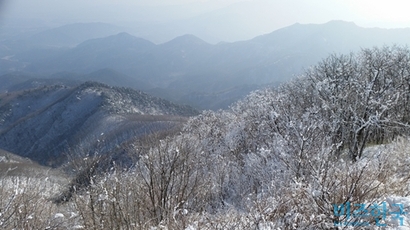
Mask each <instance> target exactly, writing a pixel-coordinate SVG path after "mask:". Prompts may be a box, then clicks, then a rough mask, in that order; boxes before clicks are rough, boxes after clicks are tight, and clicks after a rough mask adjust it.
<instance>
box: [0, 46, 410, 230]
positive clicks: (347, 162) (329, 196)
mask: <svg viewBox="0 0 410 230" xmlns="http://www.w3.org/2000/svg"><path fill="white" fill-rule="evenodd" d="M409 102H410V50H409V49H408V48H405V47H396V46H393V47H382V48H372V49H363V50H361V51H360V52H357V53H354V54H349V55H331V56H329V57H328V58H326V59H324V60H322V61H321V62H319V63H318V64H316V65H315V66H313V67H312V68H310V69H308V70H306V71H305V73H304V74H303V75H301V76H300V77H299V78H297V79H295V80H294V81H292V82H289V83H286V84H283V85H282V86H280V87H278V88H274V89H272V88H269V89H265V90H259V91H255V92H253V93H251V94H250V95H248V96H247V97H246V98H245V99H244V100H242V101H239V102H237V103H235V104H233V105H232V106H231V107H230V109H228V110H223V111H222V110H221V111H218V112H212V111H204V112H203V113H202V114H200V115H198V116H195V117H192V118H190V119H189V120H188V122H187V123H186V124H185V126H184V127H183V128H182V130H181V131H180V132H177V133H175V134H174V135H165V136H161V135H151V136H149V137H146V138H144V139H140V140H136V141H134V142H131V143H129V145H127V147H126V151H128V152H130V153H132V154H133V156H134V157H133V158H132V162H133V163H132V165H131V166H130V167H127V168H123V167H119V166H117V165H116V164H115V162H111V163H110V165H109V167H101V165H103V164H105V163H104V159H105V158H104V156H103V155H98V154H97V155H94V156H92V157H91V156H90V157H89V158H87V159H84V161H78V162H79V163H78V162H77V163H78V169H81V170H79V171H80V173H79V174H77V175H79V176H77V177H75V178H73V180H72V181H71V182H70V183H69V184H68V185H67V186H66V188H65V189H63V190H61V191H60V192H59V193H56V195H55V196H54V197H53V198H54V199H53V201H49V200H47V201H46V202H45V205H47V207H49V208H47V211H45V209H44V210H43V212H40V211H39V210H34V209H33V211H32V212H33V213H31V211H28V212H25V213H27V214H26V216H19V215H17V213H19V212H17V211H16V210H17V208H14V206H11V205H8V202H9V203H13V202H14V200H9V201H7V200H5V201H4V200H3V199H2V201H1V202H2V203H0V205H1V206H0V207H3V208H2V209H1V210H2V212H4V214H2V216H1V217H0V218H2V219H1V222H0V226H1V227H4V228H8V229H12V228H13V227H20V226H22V227H28V228H30V227H32V228H47V227H50V226H52V228H53V227H58V228H67V229H72V228H82V229H92V228H101V229H122V228H124V229H152V228H153V229H162V228H166V229H330V228H337V227H338V226H340V227H341V228H343V227H346V228H347V227H348V226H351V227H357V228H359V227H360V226H362V227H363V226H370V227H372V228H373V229H377V228H384V227H386V228H389V229H395V228H397V227H399V226H410V218H409V214H408V213H409V211H410V210H409V209H410V207H409V204H410V198H409V197H408V196H409V193H408V189H409V183H410V177H409V172H408V170H409V166H410V158H409V151H410V139H409V136H408V135H409V134H410V133H409V132H410V126H409V121H410V117H409V110H410V105H409ZM81 162H82V164H81ZM96 168H99V169H104V170H100V171H98V170H96ZM14 186H17V187H19V186H20V187H24V186H25V185H24V184H18V183H15V184H14ZM2 192H3V193H1V194H0V196H4V194H6V193H5V190H4V189H3V190H2ZM17 195H19V194H17ZM37 195H38V194H37ZM39 196H46V195H39ZM56 203H58V205H57V204H56ZM397 203H400V204H403V210H400V212H399V214H400V215H401V217H400V218H401V219H400V221H399V219H397V218H395V216H394V215H392V214H391V215H388V214H386V215H382V214H380V213H379V214H377V215H376V214H374V212H375V211H377V210H376V209H377V207H378V206H375V205H379V206H380V205H385V207H387V208H389V210H396V209H395V204H397ZM13 204H14V203H13ZM347 204H349V205H350V204H352V211H355V210H357V209H354V208H355V206H353V205H354V204H365V207H364V209H366V210H367V211H368V213H372V215H371V216H370V215H368V216H366V217H363V216H358V215H352V216H348V215H347V214H346V215H344V214H343V215H342V214H341V215H337V213H336V212H335V205H337V207H339V206H343V207H345V206H344V205H347ZM16 207H17V206H16ZM349 207H350V206H349ZM3 210H4V211H3ZM39 212H40V213H39ZM405 212H406V213H405ZM356 213H357V212H356ZM21 215H23V214H21ZM47 215H48V216H49V217H48V218H47ZM3 216H8V218H7V219H5V218H3ZM40 216H41V217H40ZM44 216H45V217H44ZM39 218H40V219H39ZM21 219H24V220H27V221H26V222H24V224H20V223H21V222H20V221H21ZM341 223H343V224H341Z"/></svg>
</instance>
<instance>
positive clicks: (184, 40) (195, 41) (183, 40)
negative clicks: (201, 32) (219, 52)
mask: <svg viewBox="0 0 410 230" xmlns="http://www.w3.org/2000/svg"><path fill="white" fill-rule="evenodd" d="M181 44H185V45H211V44H209V43H207V42H205V41H204V40H202V39H200V38H198V37H196V36H195V35H192V34H185V35H182V36H179V37H176V38H174V39H172V40H171V41H169V42H166V43H164V44H163V45H181Z"/></svg>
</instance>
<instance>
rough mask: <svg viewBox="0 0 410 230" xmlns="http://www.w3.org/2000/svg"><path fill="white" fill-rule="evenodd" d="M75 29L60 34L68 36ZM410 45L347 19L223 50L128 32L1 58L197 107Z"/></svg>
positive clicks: (392, 33) (48, 74) (14, 67)
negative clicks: (343, 57) (326, 62)
mask: <svg viewBox="0 0 410 230" xmlns="http://www.w3.org/2000/svg"><path fill="white" fill-rule="evenodd" d="M77 26H79V27H80V25H77ZM81 26H84V25H81ZM73 27H76V25H71V26H67V27H63V28H58V30H57V29H56V31H59V33H58V34H62V33H63V32H62V31H72V30H73V29H72V28H73ZM67 28H71V30H68V29H67ZM111 29H114V28H111ZM111 29H110V28H107V29H106V30H105V31H106V33H108V31H111ZM117 29H118V28H117ZM114 30H115V29H114ZM45 34H48V35H47V36H50V38H48V39H46V38H44V41H47V40H50V41H52V40H53V38H52V37H53V36H54V34H55V33H51V32H50V33H43V34H42V36H43V35H44V36H45ZM66 34H68V32H66ZM100 34H103V33H100ZM34 37H36V36H34ZM71 37H74V36H71ZM82 38H83V39H84V36H82ZM79 40H81V39H77V41H79ZM409 40H410V29H380V28H362V27H359V26H357V25H355V24H354V23H350V22H344V21H331V22H328V23H325V24H306V25H302V24H294V25H292V26H289V27H285V28H283V29H279V30H276V31H274V32H272V33H269V34H266V35H262V36H258V37H255V38H253V39H250V40H246V41H240V42H233V43H218V44H216V45H212V44H209V43H207V42H205V41H203V40H201V39H200V38H198V37H196V36H193V35H183V36H180V37H177V38H175V39H173V40H171V41H168V42H166V43H163V44H154V43H152V42H150V41H148V40H145V39H142V38H137V37H134V36H132V35H130V34H128V33H125V32H122V33H118V34H113V35H110V36H105V37H100V38H92V39H89V40H86V41H84V42H81V43H79V44H78V45H76V46H74V47H68V46H60V47H57V48H56V47H54V48H50V47H44V46H43V48H36V49H34V48H33V49H27V50H25V51H21V50H17V51H16V52H15V53H14V54H13V55H8V56H3V57H2V59H1V61H0V67H1V70H0V74H10V72H16V71H18V73H19V74H20V75H31V76H33V75H34V76H35V77H36V78H64V79H75V80H84V81H85V80H96V81H100V80H101V81H105V82H106V83H107V84H113V81H114V82H115V85H117V86H128V87H132V88H135V89H140V90H144V91H146V92H148V93H151V94H154V95H156V96H162V97H166V99H169V100H172V101H174V102H178V103H183V104H189V105H191V106H194V107H196V108H198V109H219V108H226V107H228V106H229V105H230V104H231V103H232V102H234V101H236V100H238V99H240V98H242V97H243V96H245V95H247V94H248V93H249V92H250V91H251V90H254V89H257V88H259V87H265V86H267V85H271V86H272V85H277V84H278V83H280V82H284V81H288V80H289V79H291V78H293V77H294V76H295V75H298V74H301V73H302V72H303V69H307V68H309V67H310V66H311V65H313V64H315V63H317V62H318V61H320V60H321V59H322V58H325V57H326V56H327V55H329V54H331V53H344V54H347V53H350V52H354V51H357V50H359V49H361V48H366V47H372V46H382V45H392V44H398V45H405V44H407V41H409ZM5 44H7V43H5ZM7 48H8V49H7V50H8V52H9V53H10V52H12V50H13V49H12V47H7ZM17 75H18V74H17ZM99 76H101V77H99ZM107 79H111V80H109V81H107ZM113 79H115V80H113ZM20 83H21V82H20Z"/></svg>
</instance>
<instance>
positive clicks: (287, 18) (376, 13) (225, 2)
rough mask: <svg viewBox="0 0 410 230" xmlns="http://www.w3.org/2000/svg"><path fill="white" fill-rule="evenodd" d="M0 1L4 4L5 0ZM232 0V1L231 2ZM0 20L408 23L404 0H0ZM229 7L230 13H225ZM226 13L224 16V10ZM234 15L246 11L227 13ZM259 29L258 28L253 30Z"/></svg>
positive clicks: (267, 26)
mask: <svg viewBox="0 0 410 230" xmlns="http://www.w3.org/2000/svg"><path fill="white" fill-rule="evenodd" d="M1 2H2V4H1ZM232 4H234V5H232ZM0 7H1V9H0V14H1V15H0V20H1V22H2V23H3V24H5V23H7V22H9V21H10V20H11V19H14V20H15V19H24V20H33V21H34V20H41V21H42V22H47V23H54V24H56V25H58V24H67V23H73V22H111V23H118V22H125V21H128V22H134V21H145V22H146V21H157V22H164V21H172V20H179V19H186V18H192V17H196V16H199V15H204V14H205V15H206V14H209V15H210V16H209V17H210V18H212V17H213V16H212V14H211V12H214V11H215V10H218V9H219V10H218V11H217V12H218V15H219V16H218V19H220V20H231V21H232V22H231V23H235V21H238V23H243V22H244V21H249V23H254V25H255V27H257V32H259V33H267V32H270V31H273V30H275V29H278V28H281V27H285V26H288V25H291V24H294V23H325V22H327V21H330V20H345V21H353V22H355V23H356V24H358V25H360V26H365V27H384V28H393V27H396V28H397V27H410V13H408V9H410V2H409V3H408V1H405V0H388V1H387V0H384V1H381V0H3V1H2V0H0ZM225 13H226V15H227V17H226V18H223V17H222V16H223V15H224V14H225ZM221 15H222V16H221ZM231 15H236V16H238V15H239V16H240V17H242V19H241V20H238V18H229V17H231ZM255 33H256V32H255Z"/></svg>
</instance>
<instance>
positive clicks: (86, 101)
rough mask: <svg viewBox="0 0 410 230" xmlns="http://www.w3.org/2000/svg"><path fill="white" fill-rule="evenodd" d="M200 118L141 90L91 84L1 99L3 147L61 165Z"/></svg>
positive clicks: (50, 87)
mask: <svg viewBox="0 0 410 230" xmlns="http://www.w3.org/2000/svg"><path fill="white" fill-rule="evenodd" d="M194 114H196V111H195V110H194V109H192V108H190V107H187V106H180V105H176V104H173V103H171V102H168V101H166V100H163V99H159V98H155V97H151V96H149V95H147V94H144V93H142V92H139V91H135V90H131V89H126V88H115V87H109V86H106V85H103V84H99V83H92V82H87V83H84V84H82V85H80V86H77V87H67V86H63V85H55V86H46V87H41V88H35V89H31V90H25V91H20V92H13V93H8V94H2V95H0V148H3V149H5V150H8V151H10V152H13V153H16V154H18V155H20V156H24V157H28V158H30V159H33V160H35V161H38V162H40V163H42V164H46V165H53V166H58V165H60V164H62V163H64V161H65V157H64V156H65V155H66V154H72V153H73V152H75V153H76V154H78V152H81V153H84V154H86V153H88V152H90V151H108V150H110V149H111V148H112V147H114V146H117V145H119V144H121V143H122V142H123V141H126V140H128V139H130V138H132V137H135V136H139V135H144V134H147V133H150V132H154V131H158V130H163V129H168V128H172V127H174V126H176V125H178V124H180V123H181V121H182V119H181V118H180V117H186V116H191V115H194Z"/></svg>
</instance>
